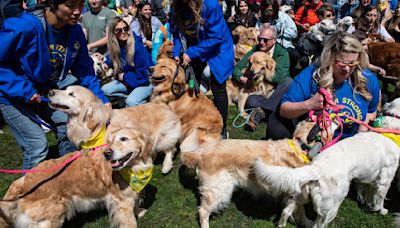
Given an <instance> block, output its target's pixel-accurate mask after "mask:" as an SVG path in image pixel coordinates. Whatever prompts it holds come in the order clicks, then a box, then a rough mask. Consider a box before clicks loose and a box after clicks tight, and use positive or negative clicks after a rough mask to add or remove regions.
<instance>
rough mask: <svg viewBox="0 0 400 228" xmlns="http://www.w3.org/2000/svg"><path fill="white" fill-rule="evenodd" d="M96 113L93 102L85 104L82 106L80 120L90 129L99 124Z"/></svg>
mask: <svg viewBox="0 0 400 228" xmlns="http://www.w3.org/2000/svg"><path fill="white" fill-rule="evenodd" d="M94 115H95V110H94V107H93V106H92V105H91V104H85V105H84V106H83V107H82V110H81V113H80V114H79V121H80V123H82V124H86V126H87V127H88V128H89V129H93V128H94V127H96V125H97V121H96V119H95V118H94Z"/></svg>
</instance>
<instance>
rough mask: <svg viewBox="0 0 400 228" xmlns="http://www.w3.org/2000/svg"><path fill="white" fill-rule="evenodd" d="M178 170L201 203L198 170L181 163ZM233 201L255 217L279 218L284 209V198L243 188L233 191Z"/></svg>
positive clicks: (247, 213)
mask: <svg viewBox="0 0 400 228" xmlns="http://www.w3.org/2000/svg"><path fill="white" fill-rule="evenodd" d="M178 172H179V182H180V183H181V185H182V186H183V187H184V188H186V189H190V190H191V191H192V192H193V194H194V195H195V197H196V200H197V205H200V194H199V191H198V187H199V180H198V178H197V176H196V171H195V170H194V169H190V168H188V167H186V166H184V165H181V166H180V168H179V171H178ZM231 203H232V204H234V205H235V206H236V207H237V209H238V210H239V211H241V212H242V213H243V214H244V215H246V216H248V217H252V218H254V219H263V220H270V219H271V218H274V219H279V216H280V213H281V211H282V200H281V199H280V198H279V199H276V198H273V197H272V196H269V195H267V194H262V195H260V196H259V197H257V198H255V197H254V196H253V195H252V194H251V193H249V192H247V191H246V190H242V189H240V190H237V191H235V192H234V193H233V196H232V200H231ZM222 213H223V211H222ZM212 216H218V214H213V215H212ZM212 216H211V217H212Z"/></svg>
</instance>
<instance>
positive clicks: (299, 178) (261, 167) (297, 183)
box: [254, 159, 319, 195]
mask: <svg viewBox="0 0 400 228" xmlns="http://www.w3.org/2000/svg"><path fill="white" fill-rule="evenodd" d="M254 172H255V174H256V176H257V178H258V179H259V181H261V182H262V183H263V184H265V185H266V186H268V188H270V189H269V190H271V192H272V193H274V194H279V193H287V194H289V195H293V194H299V193H301V188H302V187H303V185H305V184H307V183H309V182H311V181H315V180H317V179H318V178H319V172H318V170H317V169H316V167H314V166H312V165H306V166H303V167H300V168H296V169H292V168H288V167H283V166H273V165H268V164H265V163H264V162H263V160H262V159H257V160H256V161H255V162H254Z"/></svg>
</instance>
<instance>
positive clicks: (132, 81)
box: [123, 37, 153, 89]
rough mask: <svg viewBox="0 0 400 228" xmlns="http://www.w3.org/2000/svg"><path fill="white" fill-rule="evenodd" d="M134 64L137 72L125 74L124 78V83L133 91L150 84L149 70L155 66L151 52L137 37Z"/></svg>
mask: <svg viewBox="0 0 400 228" xmlns="http://www.w3.org/2000/svg"><path fill="white" fill-rule="evenodd" d="M134 63H135V70H134V71H128V72H125V73H124V76H123V81H124V82H126V83H127V84H128V85H129V87H131V88H133V89H134V88H136V87H138V86H141V85H147V84H148V83H149V68H150V67H151V66H153V61H152V60H151V56H150V54H149V52H148V51H147V50H146V48H145V47H144V45H143V43H142V42H141V41H140V39H139V38H137V37H135V56H134Z"/></svg>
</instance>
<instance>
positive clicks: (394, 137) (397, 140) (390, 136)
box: [381, 133, 400, 147]
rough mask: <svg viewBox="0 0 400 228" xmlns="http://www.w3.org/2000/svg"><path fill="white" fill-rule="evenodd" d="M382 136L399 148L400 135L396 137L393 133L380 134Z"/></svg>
mask: <svg viewBox="0 0 400 228" xmlns="http://www.w3.org/2000/svg"><path fill="white" fill-rule="evenodd" d="M381 134H382V135H383V136H385V137H387V138H389V139H390V140H392V141H393V142H394V143H396V144H397V146H399V147H400V135H396V134H393V133H381Z"/></svg>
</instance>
